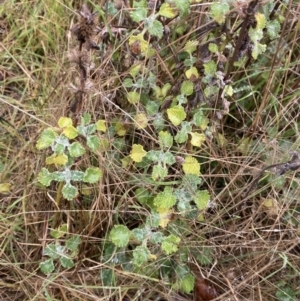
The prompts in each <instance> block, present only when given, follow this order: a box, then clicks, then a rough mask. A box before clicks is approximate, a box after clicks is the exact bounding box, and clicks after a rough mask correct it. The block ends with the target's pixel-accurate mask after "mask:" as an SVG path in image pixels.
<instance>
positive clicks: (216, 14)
mask: <svg viewBox="0 0 300 301" xmlns="http://www.w3.org/2000/svg"><path fill="white" fill-rule="evenodd" d="M210 12H211V16H212V18H213V19H214V20H215V21H216V22H217V23H219V24H220V25H221V24H223V23H224V21H225V17H226V14H227V13H229V5H228V4H227V3H226V2H222V3H220V2H214V3H213V4H212V5H211V7H210Z"/></svg>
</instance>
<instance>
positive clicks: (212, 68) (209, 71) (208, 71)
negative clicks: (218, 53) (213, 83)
mask: <svg viewBox="0 0 300 301" xmlns="http://www.w3.org/2000/svg"><path fill="white" fill-rule="evenodd" d="M203 66H204V73H205V75H209V76H213V75H215V73H216V72H217V65H216V63H215V62H214V61H209V62H208V63H205V64H203Z"/></svg>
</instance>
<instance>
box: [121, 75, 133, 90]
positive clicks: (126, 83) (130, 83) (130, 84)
mask: <svg viewBox="0 0 300 301" xmlns="http://www.w3.org/2000/svg"><path fill="white" fill-rule="evenodd" d="M123 86H124V87H125V88H132V87H133V81H132V79H131V78H128V77H127V78H125V79H124V80H123Z"/></svg>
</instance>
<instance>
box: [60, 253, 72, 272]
mask: <svg viewBox="0 0 300 301" xmlns="http://www.w3.org/2000/svg"><path fill="white" fill-rule="evenodd" d="M59 261H60V263H61V265H62V266H63V267H64V268H65V269H71V268H72V267H74V265H75V264H74V261H73V260H72V259H71V258H68V257H67V256H66V255H65V256H64V257H60V258H59Z"/></svg>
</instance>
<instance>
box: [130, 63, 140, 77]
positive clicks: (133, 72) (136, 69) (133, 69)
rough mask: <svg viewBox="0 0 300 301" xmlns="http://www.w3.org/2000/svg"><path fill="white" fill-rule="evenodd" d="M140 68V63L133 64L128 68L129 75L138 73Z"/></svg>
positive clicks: (133, 75) (134, 75)
mask: <svg viewBox="0 0 300 301" xmlns="http://www.w3.org/2000/svg"><path fill="white" fill-rule="evenodd" d="M140 69H141V64H137V65H133V66H132V67H131V68H130V71H129V73H130V75H131V76H132V77H136V76H137V74H138V73H139V71H140Z"/></svg>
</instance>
